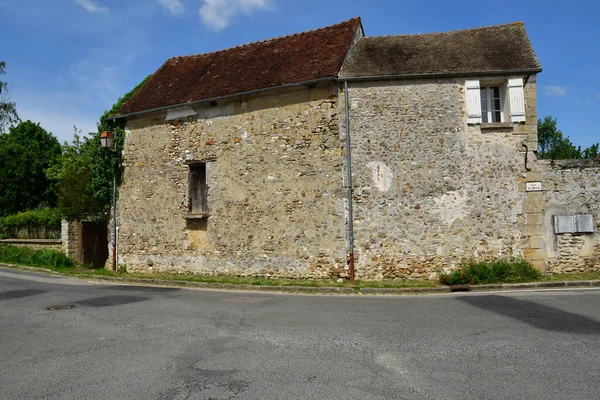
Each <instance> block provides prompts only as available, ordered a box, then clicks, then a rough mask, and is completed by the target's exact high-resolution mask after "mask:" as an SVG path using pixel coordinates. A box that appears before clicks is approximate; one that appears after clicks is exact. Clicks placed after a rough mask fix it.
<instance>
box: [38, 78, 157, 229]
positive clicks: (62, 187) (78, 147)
mask: <svg viewBox="0 0 600 400" xmlns="http://www.w3.org/2000/svg"><path fill="white" fill-rule="evenodd" d="M146 79H148V78H146ZM145 81H146V80H144V81H143V82H142V83H140V84H139V85H138V86H136V87H135V88H134V89H133V90H131V91H130V92H129V93H127V94H126V95H125V96H123V97H122V98H120V99H119V100H118V101H117V102H116V103H115V104H114V105H113V106H112V108H111V109H110V110H107V111H105V112H104V113H103V114H102V116H101V117H100V121H99V122H98V124H97V127H98V132H95V133H90V136H91V137H82V136H81V132H80V131H77V128H75V132H74V135H73V143H72V144H67V143H65V144H64V146H63V148H62V156H61V157H60V160H59V162H58V163H57V164H56V165H55V166H54V167H53V168H51V169H50V170H48V177H49V178H50V179H51V180H52V181H54V182H56V185H57V188H58V207H59V209H60V212H61V214H62V215H63V217H64V218H65V219H67V220H70V221H77V220H96V221H97V220H102V219H106V218H107V216H108V212H109V211H110V207H111V205H112V196H113V177H114V176H115V173H116V174H117V180H118V182H120V179H121V172H122V171H121V168H120V167H119V155H120V154H121V151H122V149H123V143H124V141H125V125H124V121H119V120H117V121H113V119H112V118H111V117H112V116H115V115H118V113H119V109H120V108H121V106H122V105H123V104H124V103H125V102H126V101H127V100H129V99H130V98H131V96H132V95H133V93H135V91H136V90H137V89H139V88H140V87H141V86H142V84H144V82H145ZM103 131H109V132H112V133H113V135H114V137H115V141H116V144H117V145H116V149H115V148H112V149H104V148H102V146H101V145H100V133H101V132H103Z"/></svg>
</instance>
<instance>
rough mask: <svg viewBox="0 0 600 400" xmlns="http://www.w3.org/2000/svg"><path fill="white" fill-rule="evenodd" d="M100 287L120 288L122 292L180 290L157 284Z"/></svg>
mask: <svg viewBox="0 0 600 400" xmlns="http://www.w3.org/2000/svg"><path fill="white" fill-rule="evenodd" d="M102 289H107V290H120V291H124V292H150V293H168V292H175V291H177V290H181V289H179V288H167V287H158V286H127V285H119V286H117V285H115V286H105V287H103V288H102Z"/></svg>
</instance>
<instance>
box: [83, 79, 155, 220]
mask: <svg viewBox="0 0 600 400" xmlns="http://www.w3.org/2000/svg"><path fill="white" fill-rule="evenodd" d="M148 78H150V76H147V77H146V78H145V79H144V80H143V81H142V82H141V83H140V84H139V85H137V86H136V87H134V88H133V89H132V90H131V91H130V92H129V93H127V94H125V96H123V97H121V98H119V100H117V102H116V103H115V104H113V106H112V107H111V109H110V110H107V111H105V112H104V114H102V116H100V121H99V122H98V124H97V126H98V133H96V134H94V136H93V138H92V141H93V146H92V149H91V152H92V165H91V175H92V186H93V191H94V197H95V199H96V200H97V201H98V203H99V204H101V205H102V207H103V210H104V212H105V213H106V214H107V215H108V211H109V210H110V207H111V205H112V191H113V177H114V174H115V173H116V174H117V184H119V183H120V182H121V173H122V169H121V168H120V167H119V160H118V159H119V155H120V154H121V152H122V151H123V144H124V143H125V121H124V120H116V121H115V120H113V119H112V118H111V117H112V116H115V115H118V114H119V109H120V108H121V107H122V106H123V104H125V102H126V101H127V100H129V99H130V98H131V96H133V94H134V93H135V92H136V91H137V90H138V89H139V88H141V87H142V85H143V84H144V83H146V81H147V80H148ZM104 131H109V132H112V133H113V135H114V137H115V140H116V142H117V148H116V153H117V154H115V153H114V152H113V151H112V150H108V149H103V148H102V147H101V146H100V134H101V133H102V132H104Z"/></svg>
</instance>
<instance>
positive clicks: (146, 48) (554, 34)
mask: <svg viewBox="0 0 600 400" xmlns="http://www.w3.org/2000/svg"><path fill="white" fill-rule="evenodd" d="M598 15H600V4H598V3H596V2H595V1H592V0H586V1H581V0H571V1H568V2H566V1H555V2H548V1H539V0H529V1H521V0H518V1H517V0H507V1H501V2H498V1H494V2H492V1H485V0H479V1H467V0H455V1H446V0H443V1H441V0H421V1H419V2H404V1H399V0H371V1H364V0H362V1H357V0H328V1H322V0H319V1H317V0H303V1H292V0H52V1H48V0H0V19H1V21H2V24H1V25H0V43H1V47H0V60H2V61H6V63H7V68H6V72H7V75H6V76H4V77H3V78H2V79H3V80H6V81H8V83H9V84H10V86H11V95H12V100H14V101H15V102H16V103H17V110H18V112H19V115H20V117H21V118H22V119H31V120H33V121H35V122H40V123H41V125H42V126H43V127H44V128H46V129H47V130H49V131H51V132H53V133H54V135H55V136H57V137H58V138H59V139H60V140H61V142H62V141H63V140H71V138H72V134H73V125H76V126H77V127H78V128H80V129H82V130H83V132H84V133H85V132H89V131H93V130H95V124H96V122H97V121H98V118H99V116H100V115H101V114H102V113H103V112H104V111H105V110H106V109H109V108H110V107H111V105H112V104H113V103H114V102H115V101H116V100H117V99H118V97H120V96H122V95H123V94H125V93H127V92H128V91H129V90H130V89H131V88H133V87H134V86H135V85H137V84H138V83H139V82H140V81H141V80H142V79H143V78H144V77H146V76H147V75H149V74H151V73H153V72H154V71H155V70H156V69H157V68H158V67H160V65H161V64H162V63H163V62H164V61H165V60H166V59H167V58H169V57H173V56H180V55H187V54H197V53H204V52H208V51H213V50H218V49H223V48H227V47H232V46H236V45H239V44H243V43H248V42H252V41H256V40H262V39H266V38H270V37H277V36H283V35H287V34H291V33H295V32H301V31H305V30H310V29H315V28H319V27H323V26H327V25H331V24H335V23H338V22H341V21H343V20H346V19H349V18H352V17H356V16H360V17H361V18H362V21H363V26H364V28H365V34H366V35H369V36H375V35H390V34H410V33H427V32H439V31H446V30H455V29H464V28H474V27H479V26H486V25H494V24H503V23H507V22H514V21H523V22H525V27H526V28H527V31H528V33H529V36H530V38H531V41H532V43H533V46H534V48H535V50H536V53H537V55H538V58H539V59H540V62H541V64H542V67H543V69H544V71H543V72H542V73H541V74H540V75H539V76H538V115H539V116H540V117H543V116H545V115H553V116H554V117H557V118H558V122H559V127H560V128H561V129H562V130H563V132H564V133H565V134H566V135H568V136H569V137H570V138H571V139H572V141H573V142H574V143H575V144H577V145H581V146H582V147H587V146H589V145H591V144H593V143H595V142H598V141H600V129H599V124H598V121H596V114H597V113H598V112H597V110H598V108H599V107H600V74H599V73H598V71H600V67H599V65H600V51H599V50H600V44H599V43H600V42H599V39H600V24H599V23H598V18H597V17H598Z"/></svg>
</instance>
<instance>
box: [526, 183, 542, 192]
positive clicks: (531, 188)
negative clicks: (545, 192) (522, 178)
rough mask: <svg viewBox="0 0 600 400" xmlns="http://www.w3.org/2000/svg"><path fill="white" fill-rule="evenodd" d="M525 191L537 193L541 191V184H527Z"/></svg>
mask: <svg viewBox="0 0 600 400" xmlns="http://www.w3.org/2000/svg"><path fill="white" fill-rule="evenodd" d="M526 189H527V191H528V192H539V191H541V190H542V182H527V184H526Z"/></svg>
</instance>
